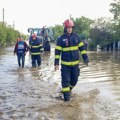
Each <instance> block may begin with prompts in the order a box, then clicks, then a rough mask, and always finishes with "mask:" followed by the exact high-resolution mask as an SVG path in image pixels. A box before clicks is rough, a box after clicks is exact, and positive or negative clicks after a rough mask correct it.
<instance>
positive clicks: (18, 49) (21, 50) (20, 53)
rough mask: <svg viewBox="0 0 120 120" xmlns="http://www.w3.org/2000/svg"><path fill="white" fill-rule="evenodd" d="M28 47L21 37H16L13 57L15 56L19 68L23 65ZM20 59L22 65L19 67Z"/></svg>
mask: <svg viewBox="0 0 120 120" xmlns="http://www.w3.org/2000/svg"><path fill="white" fill-rule="evenodd" d="M28 49H29V47H28V45H27V43H26V42H25V41H23V39H22V37H18V39H17V42H16V44H15V48H14V55H15V54H16V55H17V59H18V65H19V67H22V68H23V67H24V65H25V55H26V52H27V51H28ZM21 59H22V65H21Z"/></svg>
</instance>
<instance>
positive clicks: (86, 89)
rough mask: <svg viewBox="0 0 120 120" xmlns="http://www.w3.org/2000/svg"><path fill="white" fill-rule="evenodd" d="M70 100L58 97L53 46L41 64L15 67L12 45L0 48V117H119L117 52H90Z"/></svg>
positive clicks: (119, 64) (34, 119)
mask: <svg viewBox="0 0 120 120" xmlns="http://www.w3.org/2000/svg"><path fill="white" fill-rule="evenodd" d="M88 54H89V59H90V63H89V66H88V67H86V66H85V65H84V64H83V63H82V62H81V64H80V66H81V73H80V74H81V76H80V77H79V82H78V84H77V86H76V87H75V88H74V89H73V94H72V99H71V101H70V102H64V101H63V100H62V99H61V93H60V89H61V85H60V84H61V77H60V71H56V72H55V71H54V48H53V49H52V51H51V53H44V54H42V66H41V68H31V59H30V55H29V54H27V55H26V65H25V68H18V65H17V60H16V56H14V55H13V47H7V48H5V49H1V50H0V120H120V53H119V52H115V53H113V52H89V53H88Z"/></svg>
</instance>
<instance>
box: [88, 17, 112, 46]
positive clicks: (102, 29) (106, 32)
mask: <svg viewBox="0 0 120 120" xmlns="http://www.w3.org/2000/svg"><path fill="white" fill-rule="evenodd" d="M112 29H113V27H112V22H111V19H110V18H98V19H97V20H95V21H94V23H93V24H92V26H91V29H90V38H91V39H92V41H90V42H92V44H91V43H90V45H92V46H93V47H94V48H95V47H96V46H97V45H98V44H99V45H100V46H105V45H107V44H111V43H112V42H113V32H112Z"/></svg>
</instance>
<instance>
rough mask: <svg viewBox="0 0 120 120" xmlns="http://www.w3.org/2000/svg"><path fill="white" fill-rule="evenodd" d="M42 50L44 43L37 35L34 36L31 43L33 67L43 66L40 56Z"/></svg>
mask: <svg viewBox="0 0 120 120" xmlns="http://www.w3.org/2000/svg"><path fill="white" fill-rule="evenodd" d="M41 49H42V41H41V40H40V39H38V38H37V36H36V34H33V35H32V38H31V41H30V52H31V59H32V67H36V65H38V67H39V66H40V65H41V56H40V51H41ZM36 61H37V64H36Z"/></svg>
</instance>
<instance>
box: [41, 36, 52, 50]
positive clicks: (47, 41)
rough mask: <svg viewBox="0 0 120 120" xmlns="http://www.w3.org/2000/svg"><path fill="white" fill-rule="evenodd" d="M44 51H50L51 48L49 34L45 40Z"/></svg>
mask: <svg viewBox="0 0 120 120" xmlns="http://www.w3.org/2000/svg"><path fill="white" fill-rule="evenodd" d="M43 46H44V51H50V50H51V46H50V38H49V37H48V34H46V36H45V39H44V44H43Z"/></svg>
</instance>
